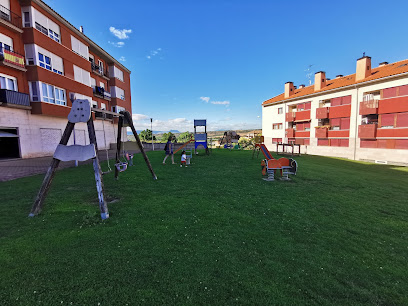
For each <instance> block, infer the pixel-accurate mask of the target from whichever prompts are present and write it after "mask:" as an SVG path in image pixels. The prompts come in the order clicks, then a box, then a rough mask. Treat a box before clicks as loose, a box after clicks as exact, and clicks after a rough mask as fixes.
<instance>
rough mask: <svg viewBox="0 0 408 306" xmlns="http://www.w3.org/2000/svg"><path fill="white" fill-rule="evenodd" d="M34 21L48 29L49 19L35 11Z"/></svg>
mask: <svg viewBox="0 0 408 306" xmlns="http://www.w3.org/2000/svg"><path fill="white" fill-rule="evenodd" d="M34 21H35V22H37V23H39V24H41V25H42V26H43V27H47V17H45V16H44V15H43V14H41V13H40V12H39V11H37V10H36V9H34Z"/></svg>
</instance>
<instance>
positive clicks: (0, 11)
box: [0, 0, 132, 159]
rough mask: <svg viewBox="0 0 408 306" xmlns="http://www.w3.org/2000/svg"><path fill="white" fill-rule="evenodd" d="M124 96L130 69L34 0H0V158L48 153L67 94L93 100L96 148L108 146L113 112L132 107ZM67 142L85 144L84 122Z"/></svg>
mask: <svg viewBox="0 0 408 306" xmlns="http://www.w3.org/2000/svg"><path fill="white" fill-rule="evenodd" d="M130 94H131V93H130V71H129V70H128V69H127V68H126V67H125V66H123V65H122V64H121V63H120V62H119V61H118V60H116V59H115V58H113V57H112V56H111V55H110V54H108V53H107V52H106V51H105V50H103V49H102V48H101V47H99V46H98V45H97V44H96V43H95V42H93V41H92V40H91V39H90V38H88V37H87V36H86V35H85V34H84V33H83V29H82V27H81V28H80V29H77V28H75V27H74V26H73V25H71V24H70V23H69V22H68V21H67V20H65V19H64V18H63V17H62V16H60V15H59V14H58V13H56V12H55V11H54V10H52V8H51V7H49V6H48V5H47V4H45V3H44V2H42V1H41V0H0V159H3V158H19V157H21V158H28V157H39V156H47V155H52V154H53V152H54V150H55V148H56V146H57V144H58V143H59V141H60V138H61V135H62V133H63V131H64V129H65V126H66V123H67V116H68V113H69V112H70V108H71V105H72V102H71V101H72V100H74V99H88V100H89V101H92V105H93V108H94V113H93V117H94V119H95V130H96V136H97V142H98V147H99V149H104V148H107V147H109V146H110V144H111V143H115V142H116V137H115V134H116V132H115V129H116V131H117V120H115V119H114V117H113V114H114V113H118V112H119V111H121V110H125V109H126V110H128V111H129V112H131V111H132V109H131V95H130ZM102 119H103V120H102ZM122 134H123V135H124V137H126V132H123V133H122ZM74 141H75V143H76V144H88V143H89V139H88V132H87V128H86V124H77V125H76V127H75V137H74V135H73V136H72V137H71V139H70V141H69V144H73V143H74Z"/></svg>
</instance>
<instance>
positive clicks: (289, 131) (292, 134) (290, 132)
mask: <svg viewBox="0 0 408 306" xmlns="http://www.w3.org/2000/svg"><path fill="white" fill-rule="evenodd" d="M286 137H288V138H293V137H295V130H294V129H286Z"/></svg>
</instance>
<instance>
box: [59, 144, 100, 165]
mask: <svg viewBox="0 0 408 306" xmlns="http://www.w3.org/2000/svg"><path fill="white" fill-rule="evenodd" d="M95 156H96V150H95V146H94V145H93V144H89V145H86V146H81V145H72V146H65V145H62V144H59V145H58V146H57V149H56V150H55V153H54V158H55V159H58V160H60V161H72V160H78V161H85V160H88V159H91V158H95Z"/></svg>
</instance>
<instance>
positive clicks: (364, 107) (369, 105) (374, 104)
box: [360, 100, 378, 115]
mask: <svg viewBox="0 0 408 306" xmlns="http://www.w3.org/2000/svg"><path fill="white" fill-rule="evenodd" d="M372 114H378V100H370V101H363V102H360V115H372Z"/></svg>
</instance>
